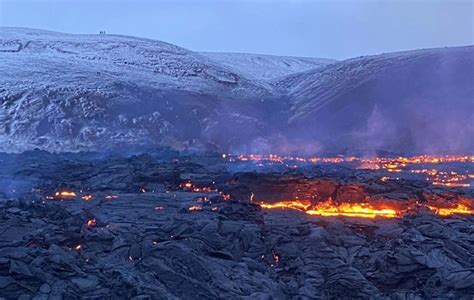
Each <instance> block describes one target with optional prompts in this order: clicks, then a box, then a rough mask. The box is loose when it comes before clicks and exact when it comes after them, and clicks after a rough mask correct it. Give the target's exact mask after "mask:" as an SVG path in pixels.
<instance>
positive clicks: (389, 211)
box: [259, 199, 474, 218]
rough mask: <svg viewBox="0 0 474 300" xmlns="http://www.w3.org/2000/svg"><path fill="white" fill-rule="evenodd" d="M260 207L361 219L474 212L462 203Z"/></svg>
mask: <svg viewBox="0 0 474 300" xmlns="http://www.w3.org/2000/svg"><path fill="white" fill-rule="evenodd" d="M259 205H260V207H262V208H264V209H295V210H299V211H303V212H305V213H306V214H308V215H314V216H323V217H337V216H344V217H359V218H376V217H382V218H397V217H402V216H403V215H404V214H406V213H408V212H413V211H415V210H416V209H419V208H420V207H422V206H424V207H426V208H428V209H429V210H431V211H432V212H434V213H436V214H438V215H441V216H451V215H455V214H464V215H466V214H467V215H472V214H474V210H473V209H471V208H470V207H469V206H468V205H465V204H462V203H455V204H452V205H450V207H439V206H436V205H434V204H432V205H429V204H419V203H418V204H417V205H416V206H413V207H408V208H407V209H399V208H395V207H391V206H390V205H388V204H386V205H377V206H375V205H373V204H371V203H367V202H364V203H348V202H343V203H336V202H334V201H333V200H331V199H328V200H326V201H323V202H320V203H317V204H314V205H312V204H311V203H310V201H307V200H293V201H292V200H287V201H278V202H273V203H269V202H265V201H261V202H259Z"/></svg>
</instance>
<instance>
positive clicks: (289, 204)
mask: <svg viewBox="0 0 474 300" xmlns="http://www.w3.org/2000/svg"><path fill="white" fill-rule="evenodd" d="M260 207H262V208H269V209H272V208H291V209H297V210H303V211H306V210H307V209H308V208H310V207H311V203H310V202H309V201H304V200H293V201H279V202H275V203H265V202H260Z"/></svg>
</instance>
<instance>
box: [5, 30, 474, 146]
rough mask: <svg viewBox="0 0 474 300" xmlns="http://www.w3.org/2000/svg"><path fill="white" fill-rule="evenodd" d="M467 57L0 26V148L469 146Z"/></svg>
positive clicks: (468, 51) (461, 51)
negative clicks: (272, 51)
mask: <svg viewBox="0 0 474 300" xmlns="http://www.w3.org/2000/svg"><path fill="white" fill-rule="evenodd" d="M473 57H474V55H473V47H458V48H446V49H427V50H417V51H408V52H401V53H390V54H381V55H376V56H368V57H360V58H354V59H349V60H344V61H337V62H334V61H332V60H327V59H319V58H298V57H278V56H266V55H257V54H235V53H198V52H194V51H191V50H187V49H184V48H181V47H178V46H175V45H171V44H168V43H165V42H161V41H155V40H149V39H143V38H136V37H127V36H119V35H72V34H64V33H57V32H50V31H43V30H35V29H25V28H1V29H0V61H1V64H0V74H1V75H0V108H1V109H0V150H1V151H7V152H21V151H25V150H32V149H36V148H38V149H43V150H47V151H53V152H63V151H81V150H83V151H91V150H93V151H96V150H99V151H105V150H113V149H122V150H124V149H127V150H134V149H145V148H153V147H156V146H171V147H174V148H175V149H180V150H200V151H204V150H205V151H222V152H229V151H230V152H233V153H242V152H246V153H248V152H261V153H269V152H273V153H275V152H279V153H297V154H302V153H304V154H315V153H316V154H320V153H322V152H331V153H341V152H347V150H348V149H351V150H352V151H359V152H360V153H369V154H372V153H374V152H375V151H379V150H383V151H389V152H392V153H402V154H407V153H470V152H472V149H473V148H474V145H473V144H472V139H470V138H469V137H471V136H473V135H474V128H473V126H472V124H474V115H473V111H474V107H473V102H472V101H471V100H472V99H473V98H474V90H473V88H472V87H473V86H474V84H473V82H472V78H474V74H473V72H474V71H473V70H474V67H473V65H474V63H473ZM454 121H456V122H454Z"/></svg>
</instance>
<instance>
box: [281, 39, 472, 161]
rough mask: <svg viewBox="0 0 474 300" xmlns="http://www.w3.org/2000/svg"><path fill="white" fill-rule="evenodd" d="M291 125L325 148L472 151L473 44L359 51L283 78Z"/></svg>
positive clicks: (436, 151)
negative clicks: (376, 52) (352, 56)
mask: <svg viewBox="0 0 474 300" xmlns="http://www.w3.org/2000/svg"><path fill="white" fill-rule="evenodd" d="M278 86H280V88H282V89H286V90H288V95H289V97H290V98H291V99H292V101H293V107H292V110H291V114H290V117H289V124H290V128H291V129H290V130H289V132H296V133H298V135H300V137H302V138H304V139H307V140H317V141H319V142H320V143H321V144H323V145H324V147H325V148H331V147H333V148H341V149H343V148H345V149H368V150H374V149H383V150H388V151H396V152H435V153H438V152H445V151H447V152H464V153H472V152H474V47H473V46H470V47H458V48H443V49H427V50H417V51H407V52H399V53H389V54H382V55H376V56H367V57H360V58H355V59H350V60H346V61H341V62H336V63H334V64H330V65H327V66H326V67H323V68H321V69H318V70H312V71H308V72H304V73H300V74H296V75H292V76H289V77H287V78H285V79H283V80H281V81H279V82H278Z"/></svg>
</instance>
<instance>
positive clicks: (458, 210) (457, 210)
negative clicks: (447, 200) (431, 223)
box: [428, 203, 474, 216]
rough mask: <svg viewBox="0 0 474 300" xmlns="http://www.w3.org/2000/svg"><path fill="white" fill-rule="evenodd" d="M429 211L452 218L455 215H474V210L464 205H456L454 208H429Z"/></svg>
mask: <svg viewBox="0 0 474 300" xmlns="http://www.w3.org/2000/svg"><path fill="white" fill-rule="evenodd" d="M428 208H429V209H431V210H432V211H434V212H435V213H437V214H438V215H441V216H452V215H455V214H465V215H472V214H474V210H473V209H471V208H470V207H468V206H467V205H464V204H462V203H456V205H455V206H453V207H436V206H428Z"/></svg>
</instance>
